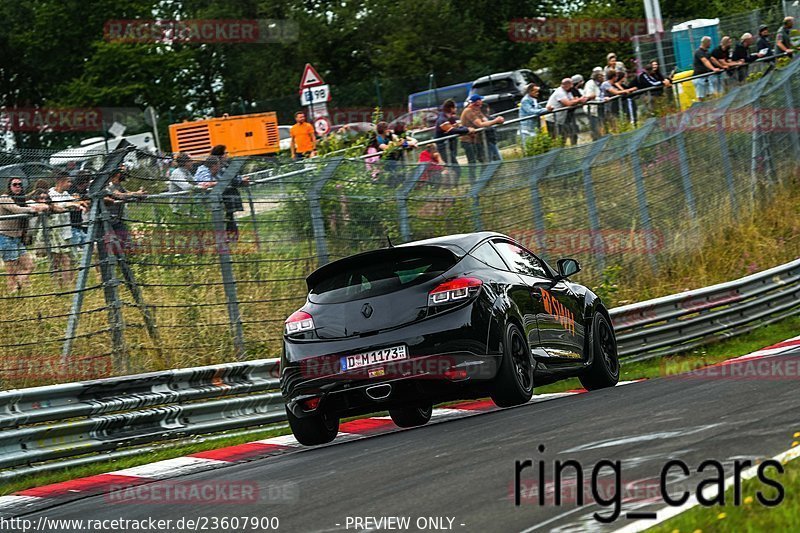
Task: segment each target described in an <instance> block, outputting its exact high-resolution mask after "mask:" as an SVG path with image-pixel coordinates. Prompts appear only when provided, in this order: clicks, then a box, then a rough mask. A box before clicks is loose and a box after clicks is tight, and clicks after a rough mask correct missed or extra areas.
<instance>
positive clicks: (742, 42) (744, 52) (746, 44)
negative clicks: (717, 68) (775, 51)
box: [731, 33, 764, 83]
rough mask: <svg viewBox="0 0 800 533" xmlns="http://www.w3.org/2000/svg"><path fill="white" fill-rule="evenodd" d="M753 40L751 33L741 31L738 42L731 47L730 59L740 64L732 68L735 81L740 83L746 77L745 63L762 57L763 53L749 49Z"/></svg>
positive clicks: (747, 63)
mask: <svg viewBox="0 0 800 533" xmlns="http://www.w3.org/2000/svg"><path fill="white" fill-rule="evenodd" d="M754 41H755V39H753V35H752V34H751V33H743V34H742V37H741V38H740V39H739V42H738V43H736V46H734V47H733V52H732V53H731V60H732V61H737V62H738V63H739V64H740V65H741V66H740V67H738V68H736V69H735V70H734V77H735V78H736V81H738V82H740V83H741V82H743V81H744V80H746V79H747V65H749V64H750V63H752V62H753V61H755V60H756V59H758V58H759V57H764V55H763V54H761V53H759V52H751V51H750V47H751V46H752V45H753V42H754Z"/></svg>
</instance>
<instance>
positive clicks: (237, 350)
mask: <svg viewBox="0 0 800 533" xmlns="http://www.w3.org/2000/svg"><path fill="white" fill-rule="evenodd" d="M243 165H244V160H243V159H234V160H233V162H231V164H230V165H229V166H228V168H227V169H225V172H224V173H223V175H222V177H221V178H220V180H219V182H218V183H217V184H216V185H215V186H214V188H213V189H212V190H211V220H212V221H213V225H214V240H215V242H216V247H217V255H218V256H219V266H220V271H221V273H222V285H223V287H224V289H225V299H226V301H227V304H228V321H229V324H230V327H231V334H232V336H233V348H234V356H235V357H236V359H237V360H241V359H243V358H244V356H245V346H244V331H243V329H242V315H241V313H240V311H239V297H238V295H237V293H236V279H235V278H234V276H233V265H232V263H231V254H230V244H229V240H230V239H229V236H228V232H227V229H226V227H225V213H224V210H225V206H224V201H223V198H222V196H223V193H224V192H225V190H226V189H227V188H228V187H230V186H231V182H233V180H234V178H236V176H237V175H238V174H239V171H240V170H241V168H242V166H243Z"/></svg>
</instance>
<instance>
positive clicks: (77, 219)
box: [67, 170, 92, 246]
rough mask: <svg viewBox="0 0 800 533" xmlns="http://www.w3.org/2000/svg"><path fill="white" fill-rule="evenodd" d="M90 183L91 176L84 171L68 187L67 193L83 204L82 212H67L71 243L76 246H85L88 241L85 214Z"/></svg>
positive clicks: (87, 208)
mask: <svg viewBox="0 0 800 533" xmlns="http://www.w3.org/2000/svg"><path fill="white" fill-rule="evenodd" d="M91 181H92V176H91V174H89V172H88V171H86V170H80V171H78V174H77V175H76V177H75V179H73V180H72V185H70V186H69V189H67V192H68V193H69V194H70V196H72V198H74V199H75V200H77V201H78V202H80V203H81V204H83V206H84V209H83V210H76V209H74V210H72V211H70V212H69V219H70V224H71V225H72V243H73V244H74V245H76V246H80V245H82V244H85V243H86V241H87V240H88V239H89V237H88V235H87V234H86V232H87V225H86V224H87V222H88V220H87V216H88V215H87V214H88V212H89V206H90V205H91V199H90V198H89V184H90V183H91Z"/></svg>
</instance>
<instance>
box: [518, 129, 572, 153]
mask: <svg viewBox="0 0 800 533" xmlns="http://www.w3.org/2000/svg"><path fill="white" fill-rule="evenodd" d="M563 147H564V139H563V138H561V137H551V136H550V134H549V133H547V131H545V129H544V128H539V130H538V131H537V132H536V135H533V136H532V137H529V138H528V139H526V141H525V147H524V150H525V157H531V156H534V155H540V154H544V153H547V152H549V151H550V150H553V149H555V148H563Z"/></svg>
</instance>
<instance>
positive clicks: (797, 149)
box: [783, 78, 800, 159]
mask: <svg viewBox="0 0 800 533" xmlns="http://www.w3.org/2000/svg"><path fill="white" fill-rule="evenodd" d="M783 94H784V95H785V97H786V109H787V110H788V112H789V113H792V114H793V115H795V116H796V111H795V108H794V97H793V96H792V83H791V79H790V78H786V79H784V80H783ZM789 138H790V139H791V140H792V149H793V150H794V157H795V159H800V134H798V133H797V128H789Z"/></svg>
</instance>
